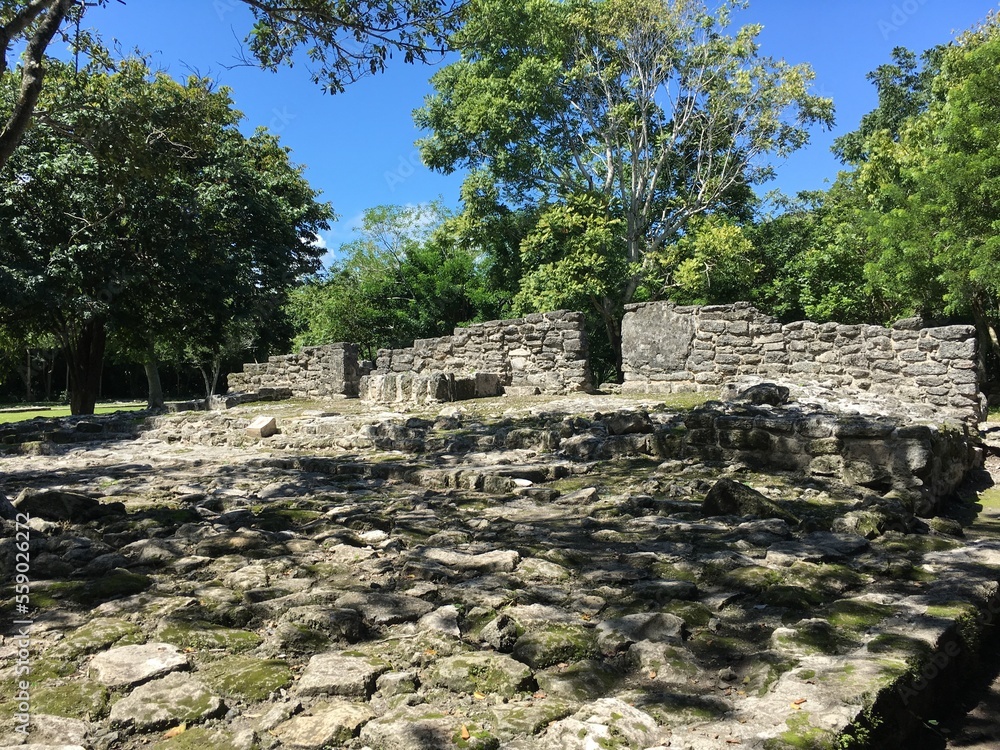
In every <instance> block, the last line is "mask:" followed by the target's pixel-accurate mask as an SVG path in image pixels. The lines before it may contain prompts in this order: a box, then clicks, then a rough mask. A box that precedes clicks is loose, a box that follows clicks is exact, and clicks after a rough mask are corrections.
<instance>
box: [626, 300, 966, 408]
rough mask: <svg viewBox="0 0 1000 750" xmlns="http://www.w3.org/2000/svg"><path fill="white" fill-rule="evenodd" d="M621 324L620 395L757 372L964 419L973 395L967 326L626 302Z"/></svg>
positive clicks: (714, 383) (703, 386)
mask: <svg viewBox="0 0 1000 750" xmlns="http://www.w3.org/2000/svg"><path fill="white" fill-rule="evenodd" d="M626 310H627V311H626V314H625V319H624V321H623V324H622V356H623V369H624V371H625V383H624V386H623V390H624V391H625V392H632V393H637V392H640V393H641V392H655V391H661V392H662V391H665V392H673V391H688V390H700V391H704V390H715V389H717V388H719V387H720V386H722V385H723V384H724V383H726V382H727V381H729V380H732V379H734V378H739V377H743V376H759V377H762V378H765V379H768V380H774V381H775V382H781V383H789V384H793V385H795V384H807V383H814V384H819V385H822V386H824V387H827V388H838V389H847V390H854V391H864V392H867V393H875V394H885V395H887V396H892V397H894V398H896V399H900V400H903V401H909V402H912V403H915V404H927V405H930V406H933V407H935V408H938V409H942V410H945V411H949V412H954V413H958V414H959V415H962V416H965V417H968V418H970V419H971V418H974V417H977V416H979V411H980V395H979V381H978V371H977V343H976V335H975V329H974V328H973V327H972V326H945V327H938V328H923V327H922V325H921V321H920V320H918V319H907V320H901V321H898V322H897V323H896V324H895V325H894V326H893V327H892V328H882V327H881V326H873V325H841V324H838V323H812V322H808V321H799V322H795V323H788V324H785V325H782V324H781V323H779V322H778V321H777V320H775V319H774V318H772V317H770V316H768V315H764V314H763V313H761V312H760V311H758V310H757V309H755V308H754V307H752V306H751V305H749V304H747V303H737V304H734V305H711V306H703V307H694V306H690V307H681V306H677V305H674V304H673V303H670V302H646V303H640V304H635V305H629V306H628V307H627V308H626Z"/></svg>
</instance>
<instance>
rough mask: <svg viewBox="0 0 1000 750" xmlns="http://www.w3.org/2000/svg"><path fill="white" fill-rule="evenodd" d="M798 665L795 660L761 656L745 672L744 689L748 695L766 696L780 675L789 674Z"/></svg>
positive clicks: (772, 655)
mask: <svg viewBox="0 0 1000 750" xmlns="http://www.w3.org/2000/svg"><path fill="white" fill-rule="evenodd" d="M798 665H799V662H798V660H797V659H789V658H785V657H780V656H777V655H774V654H761V655H760V656H759V658H758V659H757V660H756V662H755V663H753V664H752V665H751V667H750V668H749V670H748V671H747V675H746V677H744V678H743V685H744V688H745V689H746V691H747V692H748V693H755V694H756V695H758V696H759V697H764V696H765V695H767V694H768V693H769V692H770V690H771V687H772V686H773V685H774V684H775V683H776V682H777V681H778V680H779V679H781V675H783V674H785V673H786V672H790V671H792V670H793V669H795V668H796V667H797V666H798Z"/></svg>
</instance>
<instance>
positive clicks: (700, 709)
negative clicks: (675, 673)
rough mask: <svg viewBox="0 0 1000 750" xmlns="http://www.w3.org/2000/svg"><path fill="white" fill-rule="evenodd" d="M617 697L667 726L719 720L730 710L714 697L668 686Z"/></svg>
mask: <svg viewBox="0 0 1000 750" xmlns="http://www.w3.org/2000/svg"><path fill="white" fill-rule="evenodd" d="M620 697H621V699H622V700H624V701H626V702H627V703H630V704H633V705H634V706H635V707H636V708H638V709H639V710H641V711H644V712H645V713H647V714H649V715H650V716H652V717H653V718H654V719H656V721H657V723H658V724H660V725H662V726H664V727H668V728H673V727H684V726H686V725H690V724H696V723H698V724H700V723H702V722H710V721H720V720H721V719H722V718H723V717H725V716H726V714H727V713H729V711H731V710H732V707H731V706H729V705H728V704H727V703H726V702H725V701H723V700H721V699H719V698H716V697H714V696H711V695H688V694H685V693H682V692H678V691H676V690H672V689H669V688H668V689H662V690H659V689H656V688H655V687H652V688H648V689H647V688H644V689H643V690H642V691H634V692H628V693H625V694H623V695H621V696H620ZM682 731H684V730H682Z"/></svg>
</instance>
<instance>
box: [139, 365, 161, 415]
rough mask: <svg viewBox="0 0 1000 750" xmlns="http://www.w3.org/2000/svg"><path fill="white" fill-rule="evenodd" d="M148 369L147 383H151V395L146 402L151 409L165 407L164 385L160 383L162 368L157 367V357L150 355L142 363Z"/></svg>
mask: <svg viewBox="0 0 1000 750" xmlns="http://www.w3.org/2000/svg"><path fill="white" fill-rule="evenodd" d="M142 366H143V369H145V370H146V383H147V384H148V385H149V395H148V396H147V398H146V404H147V406H149V408H150V409H162V408H163V385H162V384H161V383H160V368H159V367H157V364H156V359H155V358H154V357H150V358H149V359H148V360H146V361H145V362H143V363H142Z"/></svg>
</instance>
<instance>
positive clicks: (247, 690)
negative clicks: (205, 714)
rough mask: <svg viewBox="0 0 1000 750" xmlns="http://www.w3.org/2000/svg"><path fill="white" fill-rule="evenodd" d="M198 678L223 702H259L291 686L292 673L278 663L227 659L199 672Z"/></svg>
mask: <svg viewBox="0 0 1000 750" xmlns="http://www.w3.org/2000/svg"><path fill="white" fill-rule="evenodd" d="M198 676H199V677H201V678H202V679H203V680H204V681H205V683H206V684H207V685H208V686H209V687H211V688H212V690H214V691H215V692H216V693H218V694H219V695H221V696H222V697H224V698H232V699H235V700H245V701H251V702H254V701H262V700H265V699H266V698H267V697H268V696H269V695H271V693H273V692H275V691H277V690H281V688H284V687H288V686H289V685H290V684H291V683H292V670H291V669H290V668H289V666H288V663H287V662H285V661H282V660H280V659H254V658H251V657H247V656H227V657H223V658H222V659H218V660H217V661H213V662H212V663H210V664H207V665H205V666H204V667H201V668H199V669H198Z"/></svg>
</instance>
